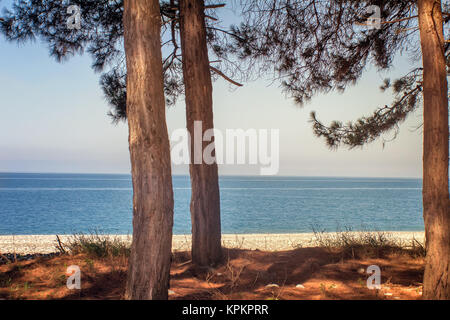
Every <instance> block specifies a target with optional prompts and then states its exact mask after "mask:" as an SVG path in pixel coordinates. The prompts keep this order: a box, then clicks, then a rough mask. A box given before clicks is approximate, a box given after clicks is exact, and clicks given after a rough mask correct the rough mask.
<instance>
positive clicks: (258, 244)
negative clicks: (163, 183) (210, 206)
mask: <svg viewBox="0 0 450 320" xmlns="http://www.w3.org/2000/svg"><path fill="white" fill-rule="evenodd" d="M384 232H385V233H386V234H387V235H388V236H389V237H392V238H395V239H397V240H400V241H402V242H404V243H406V244H407V243H410V242H411V240H413V239H416V240H418V241H420V242H422V243H423V242H424V237H425V234H424V232H420V231H418V232H409V231H408V232H406V231H392V232H391V231H384ZM332 234H335V233H332ZM59 237H60V240H61V242H63V243H64V242H67V241H68V240H70V237H71V236H67V235H61V236H59ZM109 237H118V238H120V239H121V240H123V241H129V242H131V236H129V235H109ZM222 243H223V246H224V247H227V248H239V249H248V250H256V249H258V250H262V251H283V250H292V249H295V248H299V247H314V246H316V241H315V236H314V234H313V233H289V234H224V235H222ZM56 244H57V242H56V236H55V235H6V236H0V253H16V254H35V253H42V254H45V253H51V252H57V251H58V250H57V248H56ZM190 246H191V236H190V235H174V236H173V245H172V248H173V250H174V251H188V250H190Z"/></svg>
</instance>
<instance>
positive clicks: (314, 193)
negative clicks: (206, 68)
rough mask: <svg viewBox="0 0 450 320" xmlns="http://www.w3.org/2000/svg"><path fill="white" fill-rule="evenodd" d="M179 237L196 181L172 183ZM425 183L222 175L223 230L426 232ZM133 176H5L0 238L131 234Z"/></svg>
mask: <svg viewBox="0 0 450 320" xmlns="http://www.w3.org/2000/svg"><path fill="white" fill-rule="evenodd" d="M173 185H174V195H175V223H174V233H175V234H186V233H190V231H191V225H190V213H189V201H190V189H189V187H190V182H189V177H188V176H176V177H174V178H173ZM421 186H422V182H421V180H418V179H375V178H309V177H308V178H306V177H305V178H301V177H290V178H285V177H222V178H221V180H220V187H221V208H222V209H221V210H222V231H223V232H224V233H290V232H311V231H312V228H313V227H318V228H319V229H321V230H326V231H336V230H339V229H344V228H346V227H350V228H353V229H354V230H361V229H364V230H391V231H394V230H398V231H418V230H423V220H422V213H421V210H422V201H421ZM131 202H132V188H131V177H130V176H129V175H103V174H102V175H100V174H10V173H0V234H56V233H58V234H71V233H75V232H90V231H93V230H100V231H101V232H103V233H118V234H128V233H130V234H131V232H132V226H131V219H132V205H131Z"/></svg>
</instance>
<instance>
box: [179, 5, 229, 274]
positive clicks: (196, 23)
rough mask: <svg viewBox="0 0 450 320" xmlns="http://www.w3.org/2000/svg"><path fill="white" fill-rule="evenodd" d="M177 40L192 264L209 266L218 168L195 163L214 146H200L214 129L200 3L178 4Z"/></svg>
mask: <svg viewBox="0 0 450 320" xmlns="http://www.w3.org/2000/svg"><path fill="white" fill-rule="evenodd" d="M180 37H181V48H182V57H183V77H184V85H185V96H186V122H187V129H188V131H189V133H190V136H191V138H192V141H191V143H190V155H191V164H190V166H189V171H190V175H191V189H192V195H191V220H192V262H193V263H194V264H196V265H199V266H211V265H215V264H218V263H220V262H221V260H222V247H221V226H220V195H219V178H218V168H217V163H216V162H215V161H214V163H212V164H206V163H204V162H203V160H201V164H196V163H195V162H196V161H195V160H196V158H197V160H198V157H199V156H200V152H202V151H203V150H204V148H205V147H206V146H207V145H209V144H210V143H213V142H214V140H212V141H211V142H203V139H202V137H203V134H204V132H205V131H206V130H208V129H213V128H214V124H213V102H212V82H211V72H210V69H209V59H208V48H207V43H206V26H205V12H204V2H203V0H181V1H180ZM195 121H201V122H202V132H201V135H202V136H201V137H195V136H194V122H195ZM195 139H199V140H201V141H202V143H201V151H200V150H198V149H196V148H195V143H194V140H195ZM197 147H198V146H197ZM196 151H197V156H196V155H195V153H196ZM201 159H203V157H201ZM197 162H198V161H197Z"/></svg>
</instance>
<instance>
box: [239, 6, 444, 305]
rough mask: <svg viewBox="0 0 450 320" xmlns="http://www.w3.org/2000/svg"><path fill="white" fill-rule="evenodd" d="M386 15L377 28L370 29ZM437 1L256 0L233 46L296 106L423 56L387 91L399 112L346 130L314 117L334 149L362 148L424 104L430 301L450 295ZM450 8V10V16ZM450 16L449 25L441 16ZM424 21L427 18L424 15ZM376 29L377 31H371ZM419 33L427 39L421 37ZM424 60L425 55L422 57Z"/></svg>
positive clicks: (379, 114)
mask: <svg viewBox="0 0 450 320" xmlns="http://www.w3.org/2000/svg"><path fill="white" fill-rule="evenodd" d="M374 5H375V6H377V7H372V9H376V8H379V9H380V17H377V18H379V19H378V20H375V22H376V23H379V25H378V26H377V25H376V23H375V24H374V23H370V24H368V21H369V20H368V19H369V18H370V17H372V14H373V10H372V12H370V11H369V10H368V9H369V8H370V6H374ZM441 7H442V5H441V2H440V1H437V0H419V1H414V0H398V1H391V0H373V1H364V0H363V1H359V0H346V1H338V0H330V1H320V2H319V1H315V0H307V1H302V2H299V1H296V2H292V1H289V0H277V1H275V0H268V1H249V2H248V6H247V10H246V11H245V12H246V22H245V23H243V24H242V25H240V26H238V27H234V28H233V32H234V33H235V34H236V35H237V36H236V37H235V38H234V39H235V40H236V41H235V44H234V46H233V50H234V52H235V53H237V54H238V55H239V57H240V58H241V59H242V61H243V62H247V63H248V64H247V66H248V68H249V70H252V69H253V70H254V68H255V67H259V68H267V67H270V66H272V67H274V68H275V75H276V77H277V78H281V79H282V86H283V88H284V89H285V91H286V92H287V93H288V94H290V95H291V96H292V97H293V98H294V99H295V101H296V102H297V103H299V104H303V103H305V102H307V101H308V100H310V99H311V98H312V97H313V96H315V95H317V94H319V93H326V92H330V91H332V90H339V91H344V90H345V89H346V88H347V87H348V86H350V85H353V84H355V83H356V82H357V80H358V79H360V78H361V76H362V75H363V73H364V70H365V67H366V66H368V65H369V64H373V65H375V66H376V67H377V68H378V69H379V70H388V69H389V67H390V66H391V65H392V61H393V59H394V57H395V56H396V55H397V54H398V53H400V52H402V53H405V52H406V51H409V52H412V53H415V54H416V55H417V56H419V57H420V55H421V56H422V66H420V67H416V68H413V69H412V70H411V71H410V72H409V73H408V74H406V75H405V76H403V77H402V78H400V79H398V80H396V81H394V82H393V83H392V84H391V82H390V80H386V81H385V83H384V84H383V85H382V89H383V90H386V89H387V88H392V89H393V92H394V94H395V97H394V101H393V103H392V104H391V106H382V107H379V108H377V109H376V110H375V111H374V113H373V114H372V115H371V116H368V117H362V118H361V119H359V120H357V121H355V122H354V123H348V124H347V125H343V124H342V123H341V122H338V121H335V122H333V123H332V124H331V125H330V126H325V125H323V124H322V123H321V122H320V121H319V120H317V118H316V114H315V113H312V115H311V121H312V123H313V130H314V133H315V134H316V135H317V136H318V137H323V138H325V140H326V142H327V144H328V145H329V146H330V147H332V148H337V147H339V146H342V145H344V146H348V147H350V148H354V147H360V146H363V145H365V144H367V143H369V142H372V141H374V140H376V139H378V138H380V137H381V136H382V134H383V133H385V132H388V131H391V130H398V128H399V124H401V122H402V121H404V120H405V119H406V117H407V116H408V115H409V114H410V113H411V112H413V111H414V110H416V109H417V108H418V107H419V106H420V105H421V102H422V101H423V109H424V113H423V115H424V162H423V167H424V170H423V204H424V212H423V214H424V221H425V232H426V248H427V257H426V267H425V276H424V298H426V299H450V276H449V272H450V270H449V268H450V211H449V208H450V203H449V201H450V200H449V189H448V187H449V185H448V177H449V176H448V156H449V151H448V148H449V146H448V136H449V128H448V87H447V78H446V64H447V67H449V66H450V46H449V43H448V40H447V41H445V40H444V34H443V24H448V23H449V22H450V19H449V18H450V17H449V13H448V4H444V8H446V10H444V14H442V9H441ZM445 11H447V12H445ZM443 15H444V17H445V19H443ZM417 18H419V19H417ZM368 27H370V28H368ZM418 31H419V33H420V41H417V40H416V39H417V37H418V36H419V35H418V34H417V33H418ZM417 60H419V59H417Z"/></svg>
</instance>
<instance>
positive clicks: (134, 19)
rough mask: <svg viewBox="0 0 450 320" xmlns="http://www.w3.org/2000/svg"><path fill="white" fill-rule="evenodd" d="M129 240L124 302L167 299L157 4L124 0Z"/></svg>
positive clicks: (168, 196)
mask: <svg viewBox="0 0 450 320" xmlns="http://www.w3.org/2000/svg"><path fill="white" fill-rule="evenodd" d="M123 24H124V41H125V53H126V62H127V118H128V126H129V145H130V157H131V168H132V180H133V242H132V247H131V256H130V259H129V272H128V279H127V285H126V294H125V298H126V299H139V300H147V299H167V298H168V288H169V276H170V260H171V247H172V226H173V190H172V176H171V163H170V145H169V137H168V133H167V126H166V117H165V100H164V85H163V69H162V54H161V42H160V32H161V16H160V8H159V1H158V0H125V2H124V15H123Z"/></svg>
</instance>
